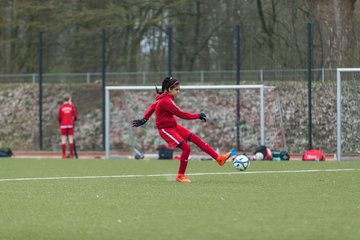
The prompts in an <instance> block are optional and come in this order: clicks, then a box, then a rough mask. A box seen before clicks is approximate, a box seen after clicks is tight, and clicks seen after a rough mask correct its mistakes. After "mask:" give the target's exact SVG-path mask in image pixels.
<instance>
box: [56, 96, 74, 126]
mask: <svg viewBox="0 0 360 240" xmlns="http://www.w3.org/2000/svg"><path fill="white" fill-rule="evenodd" d="M58 119H59V124H60V128H73V127H74V121H76V120H77V113H76V109H75V106H74V105H73V104H71V103H69V102H64V103H63V104H61V105H60V107H59V110H58Z"/></svg>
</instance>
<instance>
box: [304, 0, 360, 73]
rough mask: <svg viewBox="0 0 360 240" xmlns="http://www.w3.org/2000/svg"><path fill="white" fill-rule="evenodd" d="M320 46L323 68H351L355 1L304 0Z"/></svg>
mask: <svg viewBox="0 0 360 240" xmlns="http://www.w3.org/2000/svg"><path fill="white" fill-rule="evenodd" d="M305 2H306V4H307V6H308V9H309V11H310V12H311V16H312V19H313V20H314V23H315V24H316V25H318V29H319V34H320V38H321V44H322V50H323V52H322V55H323V62H324V66H323V67H329V68H336V67H351V66H352V64H353V62H352V59H353V53H352V45H353V11H354V4H355V2H356V0H328V1H323V0H305Z"/></svg>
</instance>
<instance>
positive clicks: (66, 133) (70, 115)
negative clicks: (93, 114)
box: [58, 94, 77, 158]
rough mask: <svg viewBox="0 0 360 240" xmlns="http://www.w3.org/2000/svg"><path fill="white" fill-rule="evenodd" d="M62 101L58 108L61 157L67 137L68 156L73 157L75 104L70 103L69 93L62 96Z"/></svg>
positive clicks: (63, 156) (63, 154)
mask: <svg viewBox="0 0 360 240" xmlns="http://www.w3.org/2000/svg"><path fill="white" fill-rule="evenodd" d="M63 100H64V102H63V103H62V104H61V105H60V107H59V110H58V120H59V124H60V135H61V150H62V158H66V139H69V152H70V155H69V158H73V157H74V138H73V136H74V122H75V121H76V120H77V115H76V109H75V106H74V105H73V104H72V103H71V97H70V95H69V94H65V95H64V97H63Z"/></svg>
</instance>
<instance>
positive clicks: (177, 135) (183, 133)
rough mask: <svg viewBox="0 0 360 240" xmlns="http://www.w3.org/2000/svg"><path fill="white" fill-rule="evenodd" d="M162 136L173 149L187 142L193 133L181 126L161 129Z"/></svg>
mask: <svg viewBox="0 0 360 240" xmlns="http://www.w3.org/2000/svg"><path fill="white" fill-rule="evenodd" d="M158 131H159V134H160V136H161V137H162V138H163V139H164V140H165V141H166V142H167V143H168V144H169V145H170V146H172V147H177V145H179V144H180V143H181V142H182V141H187V140H188V138H189V137H190V135H191V134H192V132H190V130H188V129H186V128H184V127H183V126H181V125H177V126H176V127H175V128H159V129H158Z"/></svg>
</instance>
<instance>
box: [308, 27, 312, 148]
mask: <svg viewBox="0 0 360 240" xmlns="http://www.w3.org/2000/svg"><path fill="white" fill-rule="evenodd" d="M307 30H308V134H309V136H308V138H309V139H308V140H309V143H308V149H312V148H313V146H312V101H311V82H312V25H311V23H308V26H307Z"/></svg>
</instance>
